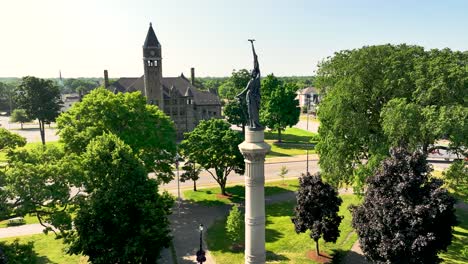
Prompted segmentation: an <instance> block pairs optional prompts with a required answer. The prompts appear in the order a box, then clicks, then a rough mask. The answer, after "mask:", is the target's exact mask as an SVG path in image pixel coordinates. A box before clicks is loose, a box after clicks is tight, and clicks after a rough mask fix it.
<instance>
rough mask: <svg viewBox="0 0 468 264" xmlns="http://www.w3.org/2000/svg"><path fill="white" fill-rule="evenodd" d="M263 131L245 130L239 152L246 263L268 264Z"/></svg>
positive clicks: (266, 148) (267, 148)
mask: <svg viewBox="0 0 468 264" xmlns="http://www.w3.org/2000/svg"><path fill="white" fill-rule="evenodd" d="M270 148H271V147H270V145H268V144H267V143H265V141H264V133H263V130H260V131H252V130H250V129H249V128H246V130H245V141H244V142H242V144H240V145H239V149H240V151H241V153H242V155H243V156H244V158H245V263H249V264H254V263H255V264H258V263H265V258H266V251H265V155H266V154H267V153H268V151H270Z"/></svg>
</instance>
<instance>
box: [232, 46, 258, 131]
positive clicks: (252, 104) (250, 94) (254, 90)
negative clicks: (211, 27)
mask: <svg viewBox="0 0 468 264" xmlns="http://www.w3.org/2000/svg"><path fill="white" fill-rule="evenodd" d="M249 41H250V43H251V44H252V52H253V57H254V68H253V70H252V72H251V78H250V81H249V83H248V84H247V87H245V89H244V90H243V91H242V92H241V93H239V94H238V95H237V96H236V98H237V99H238V100H240V101H241V100H242V97H243V96H245V100H246V101H247V110H248V114H249V120H248V121H249V122H248V127H249V129H250V130H263V126H262V125H261V124H260V120H259V119H260V98H261V96H260V66H259V64H258V57H257V53H255V47H254V44H253V42H254V41H255V40H254V39H249Z"/></svg>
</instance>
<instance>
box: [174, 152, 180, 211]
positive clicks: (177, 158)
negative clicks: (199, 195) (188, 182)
mask: <svg viewBox="0 0 468 264" xmlns="http://www.w3.org/2000/svg"><path fill="white" fill-rule="evenodd" d="M175 159H176V160H175V165H176V169H177V208H178V210H179V214H180V179H179V160H180V155H179V153H176V156H175Z"/></svg>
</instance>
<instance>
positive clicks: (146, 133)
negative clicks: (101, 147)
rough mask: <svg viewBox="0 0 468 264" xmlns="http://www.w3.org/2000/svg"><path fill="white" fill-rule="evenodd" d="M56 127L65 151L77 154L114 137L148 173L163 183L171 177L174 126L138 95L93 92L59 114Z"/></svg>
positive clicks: (137, 93) (174, 150)
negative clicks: (99, 138)
mask: <svg viewBox="0 0 468 264" xmlns="http://www.w3.org/2000/svg"><path fill="white" fill-rule="evenodd" d="M57 126H58V130H59V132H58V134H59V135H60V140H61V141H62V142H63V143H65V149H66V150H67V151H70V152H73V153H77V154H80V153H82V152H83V151H84V150H85V149H86V146H87V145H88V143H89V142H90V141H91V140H92V139H93V138H95V137H97V136H100V135H102V134H104V133H113V134H115V135H117V136H118V137H119V138H120V139H122V140H123V141H124V142H125V143H126V144H128V145H129V146H130V147H131V148H132V150H133V151H134V153H136V154H137V155H138V156H139V158H140V159H141V160H142V161H143V164H144V165H145V167H146V169H147V171H148V172H151V171H154V172H155V173H156V175H157V176H158V179H160V180H161V181H163V182H168V181H170V180H171V179H172V178H173V177H174V176H173V173H172V168H171V164H172V163H173V161H174V156H175V152H176V144H175V129H174V124H173V122H172V121H171V119H170V118H169V117H168V116H166V115H165V114H164V113H163V112H162V111H161V110H160V109H159V108H158V107H157V106H155V105H147V104H146V99H145V97H143V96H142V95H141V93H139V92H134V93H118V94H113V93H112V92H110V91H108V90H106V89H104V88H98V89H95V90H93V91H91V92H90V93H89V94H88V95H86V96H85V97H84V98H83V100H82V102H79V103H76V104H74V105H73V106H72V107H71V108H70V109H69V110H68V111H67V112H65V113H62V115H61V116H60V117H59V118H58V119H57Z"/></svg>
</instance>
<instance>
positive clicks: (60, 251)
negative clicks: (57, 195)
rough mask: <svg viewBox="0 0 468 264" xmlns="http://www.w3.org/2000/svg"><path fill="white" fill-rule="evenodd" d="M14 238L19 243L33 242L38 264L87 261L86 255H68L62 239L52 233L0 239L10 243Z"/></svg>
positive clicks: (79, 263) (81, 262)
mask: <svg viewBox="0 0 468 264" xmlns="http://www.w3.org/2000/svg"><path fill="white" fill-rule="evenodd" d="M15 239H19V242H20V243H27V242H29V241H32V242H34V252H35V253H36V254H37V256H38V257H39V262H38V264H43V263H44V264H45V263H54V264H85V263H88V261H87V257H84V256H77V255H72V256H70V255H68V254H66V253H65V251H64V250H65V245H64V244H63V243H62V240H57V239H55V236H54V235H53V234H49V235H45V234H38V235H32V236H22V237H11V238H4V239H0V241H6V242H8V243H12V242H13V241H14V240H15Z"/></svg>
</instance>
